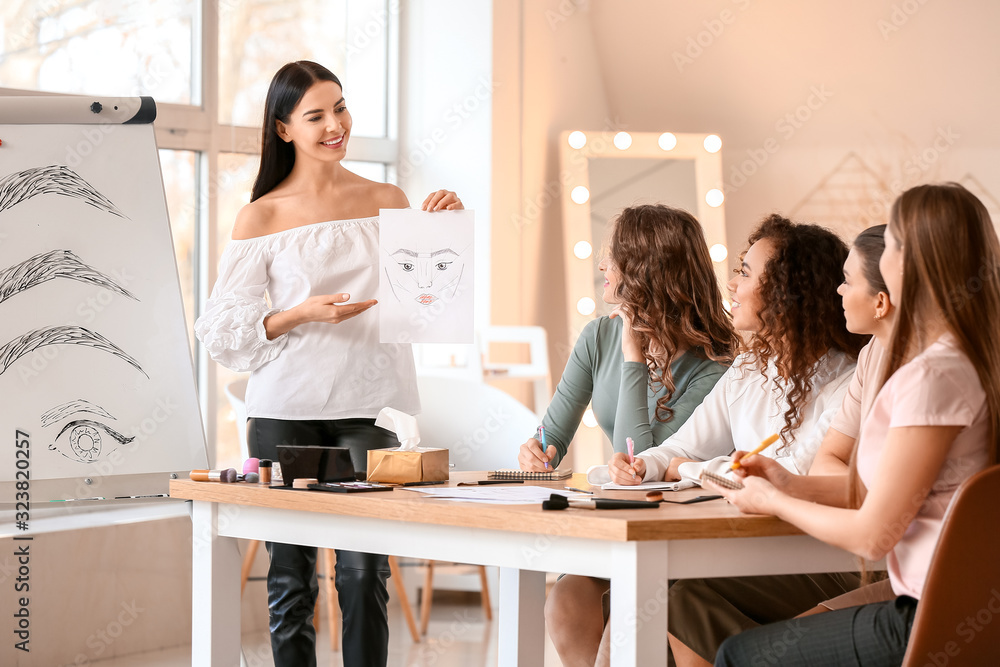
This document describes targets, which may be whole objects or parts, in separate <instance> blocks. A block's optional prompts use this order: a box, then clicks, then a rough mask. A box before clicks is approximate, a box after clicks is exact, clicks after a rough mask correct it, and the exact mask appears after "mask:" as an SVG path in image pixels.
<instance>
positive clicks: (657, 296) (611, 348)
mask: <svg viewBox="0 0 1000 667" xmlns="http://www.w3.org/2000/svg"><path fill="white" fill-rule="evenodd" d="M598 268H599V269H600V270H601V271H603V272H604V276H605V281H604V296H603V298H604V301H605V302H606V303H609V304H613V305H614V306H615V310H614V312H613V313H612V314H611V316H610V317H599V318H597V319H595V320H592V321H591V322H589V323H588V324H587V326H586V327H584V329H583V332H582V333H581V334H580V338H579V339H578V340H577V342H576V345H575V346H574V348H573V353H572V354H571V355H570V358H569V361H568V362H567V364H566V369H565V370H564V371H563V375H562V379H561V380H560V381H559V386H558V387H557V388H556V393H555V396H554V397H553V398H552V402H551V403H550V404H549V407H548V409H547V410H546V411H545V418H544V419H543V420H542V426H543V427H544V429H545V436H546V443H545V444H546V450H545V451H544V452H543V451H542V447H541V443H540V442H539V440H538V439H537V438H529V439H528V440H527V442H525V443H524V444H523V445H521V450H520V452H519V454H518V463H519V464H520V466H521V469H522V470H529V471H539V472H544V471H545V470H546V466H547V465H551V466H553V467H554V466H556V465H558V463H559V461H560V460H561V459H562V458H563V457H564V456H566V453H567V450H568V449H569V443H570V441H571V440H572V439H573V435H574V434H575V433H576V429H577V427H578V426H579V424H580V419H581V418H582V417H583V413H584V411H585V410H586V409H587V404H588V403H591V402H592V403H593V409H594V415H595V416H596V417H597V423H598V424H599V425H600V426H601V429H602V430H603V431H604V433H605V434H606V435H607V436H608V438H609V439H610V440H611V443H612V446H613V448H614V450H615V451H616V452H624V451H626V444H625V438H626V437H631V438H632V440H633V441H634V443H635V450H636V451H643V450H645V449H648V448H650V447H652V446H653V445H655V444H656V443H658V442H663V440H664V439H666V438H667V437H669V436H670V435H672V434H673V433H674V432H675V431H676V430H677V429H678V428H679V427H680V426H681V424H683V423H684V422H685V421H686V420H687V418H688V417H690V416H691V413H692V412H694V410H695V408H696V407H698V405H699V404H700V403H701V401H702V400H703V399H704V398H705V396H706V395H707V394H708V392H710V391H711V390H712V388H713V387H714V386H715V383H716V382H718V381H719V378H720V377H722V375H723V373H725V372H726V370H727V368H728V366H729V364H730V363H731V362H732V360H733V357H734V356H735V353H736V348H737V345H738V342H739V339H738V338H737V336H736V332H735V331H734V330H733V325H732V322H731V321H730V317H729V314H728V313H726V310H725V308H724V307H723V302H722V291H721V290H720V289H719V286H718V281H717V280H716V278H715V273H714V272H713V269H712V259H711V257H709V254H708V245H707V244H706V243H705V236H704V234H703V233H702V230H701V225H700V224H699V223H698V221H697V220H696V219H695V217H694V216H693V215H691V214H690V213H688V212H687V211H684V210H681V209H676V208H670V207H668V206H662V205H652V204H649V205H642V206H633V207H630V208H626V209H624V210H622V212H621V213H620V214H619V215H618V217H617V218H616V219H615V221H614V226H613V228H612V231H611V236H610V241H609V248H608V253H607V257H605V259H604V260H602V261H601V263H600V265H599V266H598Z"/></svg>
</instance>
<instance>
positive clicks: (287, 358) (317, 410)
mask: <svg viewBox="0 0 1000 667" xmlns="http://www.w3.org/2000/svg"><path fill="white" fill-rule="evenodd" d="M378 249H379V245H378V216H375V217H371V218H357V219H352V220H334V221H330V222H319V223H315V224H311V225H305V226H303V227H296V228H293V229H289V230H286V231H283V232H278V233H275V234H268V235H267V236H260V237H257V238H253V239H246V240H239V241H230V242H229V244H228V245H227V246H226V249H225V251H224V252H223V255H222V259H221V260H220V262H219V277H218V280H217V281H216V283H215V287H214V289H213V290H212V296H211V297H210V298H209V300H208V303H207V304H206V306H205V311H204V314H203V315H202V316H201V317H199V318H198V320H197V322H195V335H197V337H198V339H199V340H200V341H201V342H202V344H203V345H204V346H205V348H206V349H207V350H208V353H209V355H210V356H211V357H212V359H214V360H215V361H217V362H218V363H220V364H222V365H223V366H225V367H226V368H229V369H231V370H234V371H241V372H242V371H251V375H250V381H249V384H248V386H247V396H246V403H247V414H248V415H249V416H250V417H267V418H272V419H347V418H369V419H372V418H374V417H375V416H377V415H378V412H379V411H380V410H381V409H382V408H384V407H392V408H395V409H397V410H401V411H402V412H406V413H408V414H416V413H417V412H419V411H420V399H419V397H418V395H417V383H416V372H415V369H414V365H413V353H412V351H411V349H410V346H409V345H408V344H386V343H379V317H378V308H379V307H380V306H378V305H376V306H375V307H373V308H370V309H369V310H367V311H365V312H364V313H362V314H361V315H358V316H357V317H353V318H351V319H349V320H345V321H344V322H341V323H339V324H328V323H324V322H310V323H308V324H303V325H300V326H297V327H295V328H294V329H292V330H291V331H289V332H288V333H286V334H284V335H281V336H278V337H277V338H275V339H274V340H268V339H267V334H266V332H265V330H264V318H265V317H267V316H268V315H271V314H273V313H276V312H279V311H282V310H287V309H289V308H291V307H293V306H296V305H298V304H300V303H302V302H303V301H305V300H306V299H307V298H308V297H310V296H318V295H321V294H339V293H347V294H350V295H351V299H350V300H351V301H352V302H354V301H364V300H366V299H372V298H375V297H376V296H377V294H378V284H379V279H378Z"/></svg>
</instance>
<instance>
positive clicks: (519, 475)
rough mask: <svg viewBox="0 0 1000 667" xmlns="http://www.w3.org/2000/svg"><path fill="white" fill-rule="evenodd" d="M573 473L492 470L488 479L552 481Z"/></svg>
mask: <svg viewBox="0 0 1000 667" xmlns="http://www.w3.org/2000/svg"><path fill="white" fill-rule="evenodd" d="M572 475H573V471H572V470H550V471H548V472H528V471H527V470H514V469H509V470H491V471H490V472H489V474H488V475H487V478H488V479H530V480H534V481H538V482H552V481H555V480H558V479H566V478H567V477H571V476H572Z"/></svg>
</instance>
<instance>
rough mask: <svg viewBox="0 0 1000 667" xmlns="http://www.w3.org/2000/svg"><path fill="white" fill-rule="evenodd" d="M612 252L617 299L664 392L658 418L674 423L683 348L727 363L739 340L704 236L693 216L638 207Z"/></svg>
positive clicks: (620, 223)
mask: <svg viewBox="0 0 1000 667" xmlns="http://www.w3.org/2000/svg"><path fill="white" fill-rule="evenodd" d="M608 254H609V259H610V260H611V262H612V263H613V264H614V266H615V268H616V269H617V271H618V274H619V275H620V280H619V283H618V286H617V288H616V290H615V297H616V298H617V299H618V301H619V303H621V309H622V310H623V311H624V312H625V313H626V314H628V316H629V317H630V318H631V321H632V330H633V332H634V333H635V335H636V337H637V338H638V339H639V343H640V346H641V348H642V354H643V356H644V357H645V359H646V365H647V366H648V367H649V383H650V386H651V387H653V389H657V388H658V387H665V388H666V393H665V394H664V395H663V396H661V397H660V398H659V399H657V401H656V419H657V420H658V421H661V422H667V421H670V419H672V418H673V410H671V409H670V408H669V407H668V406H667V403H668V402H669V401H670V398H671V397H672V396H673V393H674V388H675V385H674V379H673V376H672V375H671V374H670V362H671V361H672V360H673V357H674V356H675V355H676V353H677V350H678V349H680V348H687V349H690V350H691V351H693V352H694V353H695V354H697V355H698V356H699V357H701V358H702V359H712V360H714V361H720V362H723V363H726V364H728V363H730V362H731V361H732V360H733V355H734V354H735V352H736V348H737V345H738V342H739V339H738V338H737V336H736V331H735V330H734V329H733V323H732V318H731V317H730V315H729V313H727V312H726V309H725V308H724V307H723V305H722V291H721V290H720V289H719V280H718V278H716V276H715V273H714V272H713V270H712V258H711V257H710V256H709V254H708V244H707V243H705V235H704V234H703V233H702V230H701V225H700V224H699V223H698V221H697V220H696V219H695V217H694V216H693V215H691V214H690V213H688V212H687V211H684V210H682V209H678V208H671V207H669V206H663V205H654V204H649V205H643V206H633V207H630V208H626V209H624V210H623V211H622V212H621V213H620V214H619V215H618V217H617V218H616V219H615V222H614V229H613V230H612V232H611V242H610V248H609V253H608ZM651 342H654V343H656V345H651V344H650V343H651ZM651 348H652V349H651Z"/></svg>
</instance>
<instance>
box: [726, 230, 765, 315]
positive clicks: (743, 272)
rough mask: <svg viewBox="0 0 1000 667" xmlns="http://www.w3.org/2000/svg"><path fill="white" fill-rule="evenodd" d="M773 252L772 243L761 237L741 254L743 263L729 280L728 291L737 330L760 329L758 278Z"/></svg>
mask: <svg viewBox="0 0 1000 667" xmlns="http://www.w3.org/2000/svg"><path fill="white" fill-rule="evenodd" d="M773 254H774V245H773V244H772V243H771V242H770V241H769V240H768V239H761V240H759V241H757V242H756V243H754V244H753V245H752V246H750V249H749V250H747V252H746V254H745V255H744V256H743V265H742V267H741V268H740V270H739V272H738V273H737V274H736V275H735V276H734V277H733V279H732V280H730V281H729V285H728V287H729V292H730V294H732V295H733V299H732V301H733V303H732V308H731V312H732V314H733V327H735V328H736V329H738V330H739V331H758V330H759V329H760V318H759V317H758V314H759V313H760V308H761V303H760V297H759V294H758V287H759V286H760V279H761V276H762V275H763V273H764V267H765V266H766V265H767V261H768V260H769V259H771V255H773Z"/></svg>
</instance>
